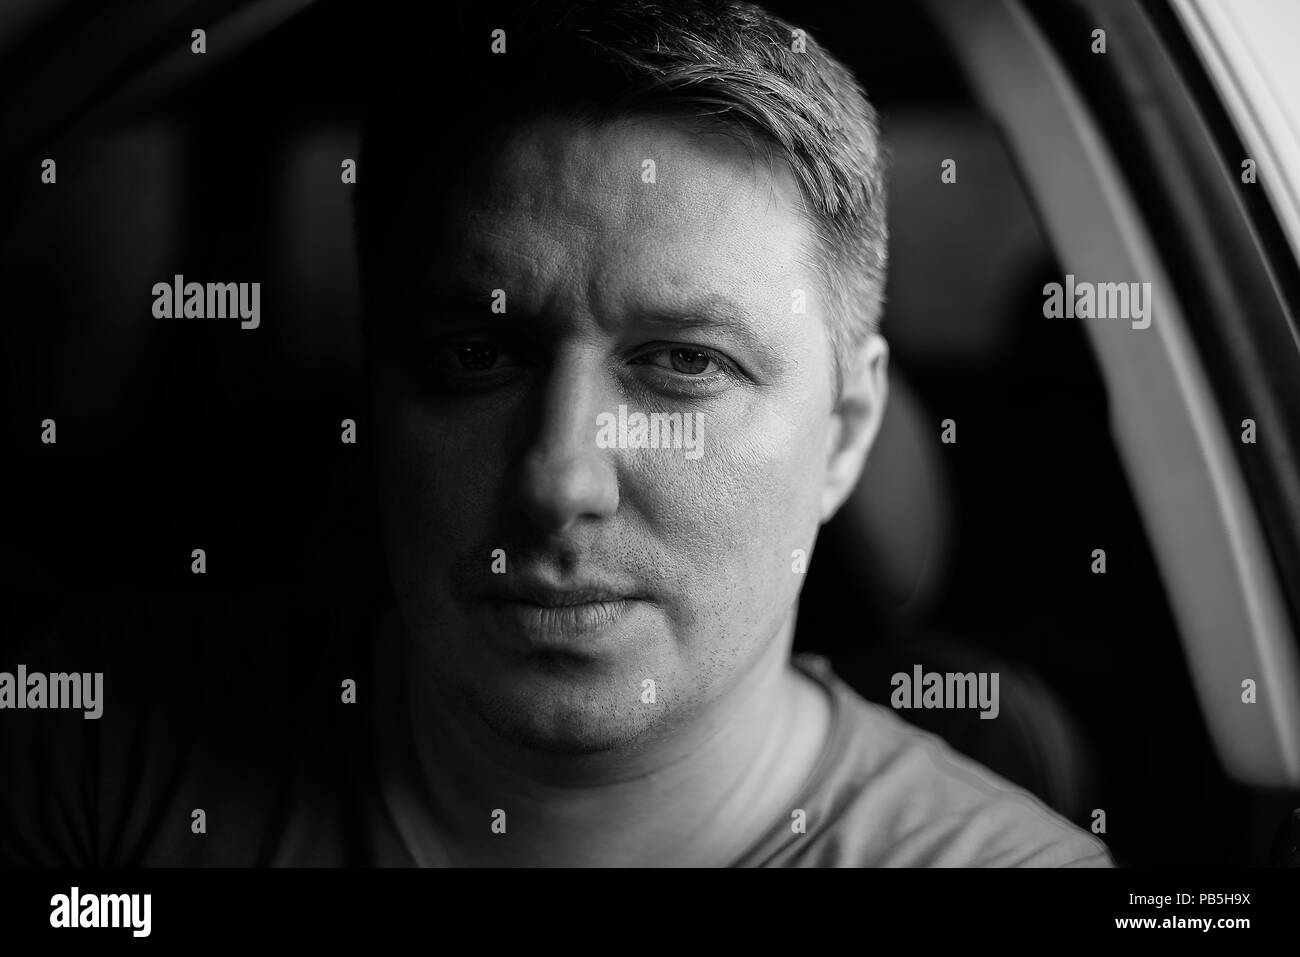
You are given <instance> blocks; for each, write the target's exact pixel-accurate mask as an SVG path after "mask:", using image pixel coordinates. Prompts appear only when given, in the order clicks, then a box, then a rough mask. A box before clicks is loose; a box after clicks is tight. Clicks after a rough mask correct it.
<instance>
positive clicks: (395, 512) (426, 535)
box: [376, 394, 496, 560]
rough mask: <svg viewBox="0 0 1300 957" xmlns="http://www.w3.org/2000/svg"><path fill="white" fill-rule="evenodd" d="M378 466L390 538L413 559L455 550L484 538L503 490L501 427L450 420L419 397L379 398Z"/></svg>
mask: <svg viewBox="0 0 1300 957" xmlns="http://www.w3.org/2000/svg"><path fill="white" fill-rule="evenodd" d="M376 421H377V423H378V426H377V431H378V434H377V435H376V466H377V470H378V476H377V478H378V487H379V497H380V508H381V513H382V514H383V516H384V526H385V528H384V532H385V534H384V537H385V540H386V541H387V542H388V543H389V546H390V550H393V549H396V551H397V553H398V554H399V555H400V556H403V557H404V558H405V559H407V560H409V559H411V558H412V557H417V556H418V558H419V559H421V560H428V559H429V558H430V557H433V556H438V555H442V554H446V555H450V554H451V553H453V552H455V551H456V549H457V547H458V545H459V544H460V543H465V542H470V541H474V542H477V541H478V539H479V538H480V537H481V534H482V529H481V528H479V527H478V525H479V522H480V520H481V519H482V518H483V517H485V516H490V515H491V514H492V513H491V508H492V507H493V506H492V502H493V501H494V500H493V497H492V496H493V490H494V489H495V488H496V480H495V476H494V475H493V474H491V473H492V472H493V470H494V463H495V457H494V456H493V455H491V454H488V452H487V451H486V450H485V448H484V446H485V442H486V444H488V445H490V444H491V443H490V441H488V440H485V438H484V437H485V436H490V435H492V434H493V433H492V432H491V431H490V430H488V431H485V430H484V428H482V427H481V426H482V423H480V422H478V421H477V420H474V419H464V418H461V419H454V420H447V419H445V418H444V417H440V416H435V415H433V414H431V413H430V412H429V410H428V409H427V408H426V407H424V406H423V405H421V404H420V403H419V402H418V401H416V400H413V399H411V398H409V397H408V398H404V397H402V396H400V395H397V394H389V395H387V396H385V397H384V398H383V399H381V401H380V402H379V403H377V416H376Z"/></svg>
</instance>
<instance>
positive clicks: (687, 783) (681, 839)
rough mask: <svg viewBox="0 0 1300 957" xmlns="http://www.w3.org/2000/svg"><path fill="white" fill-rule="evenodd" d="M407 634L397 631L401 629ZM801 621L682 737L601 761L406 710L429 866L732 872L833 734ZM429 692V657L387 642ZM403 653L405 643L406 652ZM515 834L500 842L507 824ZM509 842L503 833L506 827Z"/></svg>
mask: <svg viewBox="0 0 1300 957" xmlns="http://www.w3.org/2000/svg"><path fill="white" fill-rule="evenodd" d="M393 620H394V621H395V620H396V618H395V616H394V619H393ZM793 621H794V615H793V612H792V613H791V615H790V616H789V618H788V619H787V620H786V621H785V622H784V623H783V624H782V625H781V627H780V629H779V631H778V633H777V634H776V635H774V636H773V639H772V640H771V641H769V642H768V644H767V646H766V647H765V650H764V651H763V653H762V654H761V655H760V656H759V657H758V658H757V659H756V660H755V661H753V662H752V663H751V664H750V666H749V667H748V668H747V669H746V670H745V671H744V672H743V673H742V674H740V675H738V676H737V678H736V679H735V680H734V681H733V684H732V686H731V687H730V688H728V689H727V690H726V691H725V692H724V693H723V694H722V695H720V696H718V698H717V699H716V700H714V701H712V702H710V703H709V704H708V705H706V706H705V707H703V708H702V709H701V710H700V711H699V712H698V713H696V714H693V715H692V716H690V718H689V720H687V721H684V722H682V723H681V725H680V726H678V727H675V728H673V729H671V730H670V731H666V732H664V733H661V734H657V735H648V736H647V737H646V738H645V739H642V740H638V742H637V743H636V744H635V745H634V746H630V747H628V748H624V749H613V750H609V751H604V752H600V753H596V754H581V755H570V754H553V753H539V752H537V751H533V750H531V749H527V748H523V747H521V746H519V745H517V744H515V743H513V742H510V741H506V740H504V739H503V738H502V737H501V736H500V735H498V734H496V733H495V732H494V731H493V730H492V729H490V728H489V727H488V726H486V725H485V724H484V723H483V722H482V721H481V720H479V719H478V718H477V716H476V715H471V714H468V713H465V712H464V711H463V710H460V709H457V708H455V707H454V706H452V705H450V704H449V703H448V700H447V698H446V697H444V696H441V695H436V694H413V695H407V696H395V698H396V699H397V700H399V701H404V702H410V704H405V703H404V704H403V705H402V706H401V710H400V712H399V713H398V715H397V719H398V720H405V721H407V722H409V726H410V728H411V733H412V735H413V745H414V750H415V756H416V759H417V760H416V767H415V768H414V769H412V770H413V772H414V777H415V781H414V787H412V788H410V789H408V790H407V791H406V793H407V794H409V795H411V796H412V797H410V798H408V799H406V800H403V801H402V802H401V803H402V805H403V806H402V807H399V808H397V809H395V813H396V814H398V815H399V817H402V818H405V821H404V825H403V830H404V831H405V832H406V838H407V841H408V843H410V842H412V841H414V842H416V843H417V844H418V845H419V846H417V847H415V848H412V851H413V853H415V854H416V857H417V860H419V859H424V860H429V861H435V860H437V861H444V862H447V863H453V864H478V865H518V864H522V865H552V866H588V865H622V864H638V865H648V866H655V865H668V864H671V865H679V866H692V865H702V866H719V865H725V864H727V863H730V862H731V861H732V860H734V859H735V858H737V857H738V856H739V855H741V854H742V853H743V852H744V851H745V850H746V849H747V848H748V847H750V846H751V845H752V844H753V843H754V841H756V840H757V839H758V838H759V837H761V836H762V834H763V833H765V832H766V831H767V829H768V828H769V827H771V826H772V825H773V824H774V823H775V822H776V821H777V820H779V819H782V818H787V819H788V816H789V813H790V810H791V808H790V807H789V806H788V805H789V804H790V802H791V801H793V799H794V797H795V795H796V793H797V791H798V789H799V787H800V785H801V784H802V783H803V782H804V780H805V779H806V778H807V776H808V774H809V773H810V772H811V770H812V767H813V765H814V763H815V761H816V759H817V757H818V756H819V754H820V751H821V747H822V744H823V742H824V740H825V736H826V731H827V726H828V723H829V720H828V715H829V706H828V704H827V702H826V701H825V699H824V696H823V694H822V693H821V692H820V690H819V689H817V688H816V687H815V686H814V685H813V684H812V683H811V682H809V681H808V680H807V679H806V678H804V677H802V676H801V675H800V674H798V673H797V672H796V671H795V670H794V669H793V668H792V667H791V666H790V664H789V652H790V641H791V638H792V634H793ZM385 638H386V639H387V641H386V643H387V645H388V647H389V648H390V649H394V650H396V651H398V652H399V655H398V657H397V658H396V659H395V660H396V661H399V662H404V663H405V664H404V666H403V673H405V674H407V675H409V676H412V677H411V679H410V680H411V681H412V683H413V685H415V687H417V688H418V687H421V686H424V687H427V686H428V682H429V681H430V680H431V679H430V678H427V677H425V678H421V677H420V676H421V675H422V674H423V672H422V671H421V666H420V665H419V660H420V656H419V654H418V651H417V650H416V649H415V647H414V646H413V644H412V643H411V642H410V641H409V640H408V639H407V637H406V634H405V632H404V630H402V629H401V628H400V627H395V628H393V629H391V630H390V631H389V633H388V634H387V635H386V636H385ZM394 639H396V640H394ZM498 809H499V810H502V811H504V812H505V820H504V824H505V828H506V830H505V834H499V833H494V831H493V827H492V825H493V821H494V819H498V820H499V816H497V818H494V812H495V811H497V810H498ZM498 829H499V825H498Z"/></svg>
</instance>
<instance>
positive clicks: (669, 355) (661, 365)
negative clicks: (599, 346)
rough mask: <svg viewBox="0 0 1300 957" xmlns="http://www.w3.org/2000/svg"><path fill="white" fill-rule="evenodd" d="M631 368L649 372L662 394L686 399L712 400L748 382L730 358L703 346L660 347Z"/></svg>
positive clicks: (648, 349)
mask: <svg viewBox="0 0 1300 957" xmlns="http://www.w3.org/2000/svg"><path fill="white" fill-rule="evenodd" d="M629 364H630V365H634V366H641V367H644V368H648V370H650V371H647V372H646V373H644V374H643V375H644V377H645V378H646V379H647V380H648V382H649V384H651V385H653V386H654V387H655V388H656V389H658V390H659V391H660V392H664V393H668V394H676V395H679V396H683V397H695V398H701V399H703V398H709V397H712V396H715V395H721V394H722V393H724V392H726V391H727V390H728V389H730V388H731V387H732V386H734V385H737V384H739V383H741V382H745V381H747V380H746V378H745V375H744V372H743V371H742V370H741V369H740V368H739V367H738V366H737V365H736V364H735V363H734V362H732V361H731V360H730V359H729V358H727V357H726V356H724V355H722V354H721V353H719V352H715V351H713V350H712V349H704V348H700V347H699V346H683V345H677V344H656V345H654V346H650V347H647V348H646V350H645V351H644V352H642V353H641V354H640V355H638V356H637V357H636V358H634V359H632V360H630V363H629Z"/></svg>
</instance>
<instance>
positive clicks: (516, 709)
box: [476, 675, 662, 755]
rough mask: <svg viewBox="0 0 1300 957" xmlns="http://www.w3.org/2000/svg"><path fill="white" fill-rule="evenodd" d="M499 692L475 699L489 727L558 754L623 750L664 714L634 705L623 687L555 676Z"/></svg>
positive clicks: (506, 736) (512, 738) (497, 690)
mask: <svg viewBox="0 0 1300 957" xmlns="http://www.w3.org/2000/svg"><path fill="white" fill-rule="evenodd" d="M494 691H496V693H494V694H491V695H490V696H488V697H487V698H486V699H480V700H479V701H478V702H476V705H477V706H478V710H479V712H480V714H481V715H482V716H483V720H484V721H485V722H486V723H487V725H488V726H489V727H491V728H492V729H493V730H494V731H496V732H497V733H498V734H500V735H501V736H502V737H504V738H506V739H507V740H510V741H513V742H514V743H515V744H518V745H520V746H522V747H525V748H529V749H532V750H535V751H543V752H549V753H553V754H570V755H581V754H599V753H602V752H607V751H617V750H622V749H625V748H627V747H629V746H631V745H632V744H633V743H634V742H635V741H636V740H637V739H638V738H640V737H641V736H642V735H643V734H645V733H646V732H647V731H649V730H650V729H651V728H652V727H653V726H654V725H655V724H656V723H657V722H658V720H659V719H661V718H662V712H660V711H656V710H655V708H654V706H652V705H645V706H641V705H640V704H639V703H637V704H635V705H633V706H629V705H628V704H627V700H626V699H627V698H628V693H627V692H626V691H625V690H623V689H622V688H618V689H614V688H609V687H604V688H593V687H591V685H590V684H589V683H587V682H580V683H575V682H572V681H569V680H565V679H564V678H563V677H559V676H553V675H551V676H545V677H542V678H540V679H538V678H534V679H532V680H529V681H527V682H526V684H525V686H524V687H519V686H518V685H516V686H515V687H513V688H509V689H504V688H503V689H494ZM632 700H633V701H636V700H637V699H635V698H633V699H632Z"/></svg>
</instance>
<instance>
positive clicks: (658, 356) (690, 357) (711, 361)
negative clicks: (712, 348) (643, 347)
mask: <svg viewBox="0 0 1300 957" xmlns="http://www.w3.org/2000/svg"><path fill="white" fill-rule="evenodd" d="M633 361H634V362H635V363H637V364H640V365H652V366H658V367H659V368H661V369H671V370H672V371H673V372H676V373H679V374H680V375H685V376H702V375H704V374H705V373H707V372H710V371H712V372H715V373H716V372H719V371H722V366H721V363H720V362H719V361H718V358H717V357H716V356H715V355H714V354H713V353H711V352H706V351H704V350H702V349H694V348H691V347H689V346H675V347H673V348H671V349H659V350H656V351H655V352H647V353H645V354H644V355H641V356H639V357H638V358H637V359H635V360H633ZM710 366H713V369H710V368H709V367H710Z"/></svg>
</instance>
